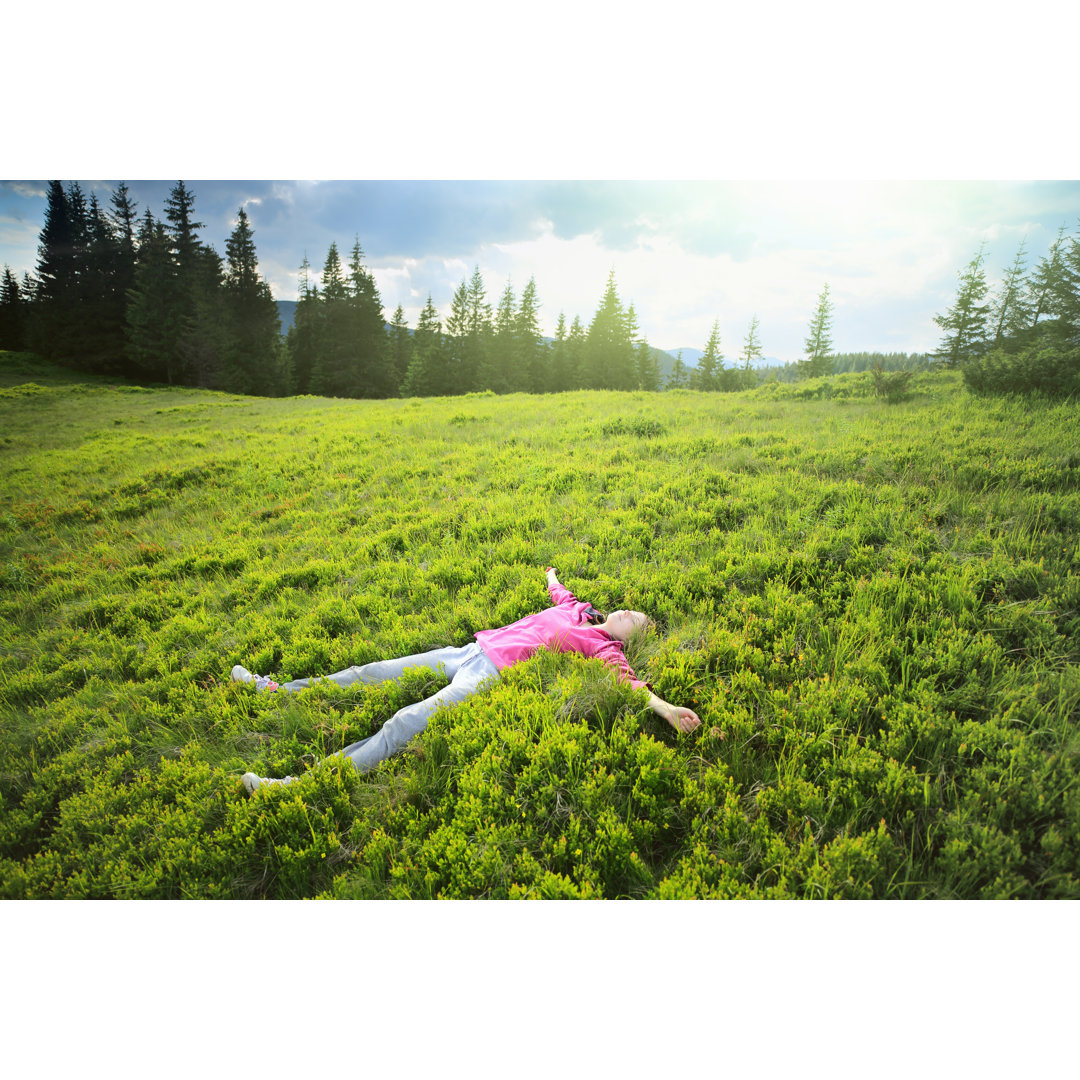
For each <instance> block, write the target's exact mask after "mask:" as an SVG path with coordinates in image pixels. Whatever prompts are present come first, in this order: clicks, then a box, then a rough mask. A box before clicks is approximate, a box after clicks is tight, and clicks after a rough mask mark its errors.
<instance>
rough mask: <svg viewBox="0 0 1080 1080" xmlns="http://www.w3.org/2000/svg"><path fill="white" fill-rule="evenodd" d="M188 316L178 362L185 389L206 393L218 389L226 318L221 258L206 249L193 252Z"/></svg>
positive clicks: (213, 251) (212, 250)
mask: <svg viewBox="0 0 1080 1080" xmlns="http://www.w3.org/2000/svg"><path fill="white" fill-rule="evenodd" d="M188 284H189V286H190V289H191V316H190V318H189V319H188V320H187V322H186V324H185V333H184V334H183V335H182V336H181V339H180V348H179V353H180V359H181V363H182V364H183V370H184V373H185V374H184V378H185V381H186V383H187V384H188V385H190V386H199V387H203V388H206V389H217V388H219V387H220V386H221V372H222V366H223V353H224V351H225V337H226V333H227V331H226V314H225V303H224V273H223V266H222V259H221V256H220V255H218V253H217V252H216V251H215V250H214V249H213V248H212V247H210V246H209V245H205V244H200V245H199V247H198V248H197V249H196V254H195V265H194V267H193V268H192V272H191V278H190V281H189V283H188Z"/></svg>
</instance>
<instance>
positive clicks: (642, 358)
mask: <svg viewBox="0 0 1080 1080" xmlns="http://www.w3.org/2000/svg"><path fill="white" fill-rule="evenodd" d="M635 360H636V364H637V381H638V389H639V390H659V389H660V363H659V361H658V360H657V357H656V353H655V351H654V350H653V349H652V348H650V347H649V340H648V338H644V337H643V338H642V339H641V342H640V344H639V345H638V347H637V352H636V356H635Z"/></svg>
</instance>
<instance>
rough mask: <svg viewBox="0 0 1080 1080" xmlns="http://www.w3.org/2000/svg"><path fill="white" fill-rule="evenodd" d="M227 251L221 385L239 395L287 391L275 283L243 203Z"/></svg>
mask: <svg viewBox="0 0 1080 1080" xmlns="http://www.w3.org/2000/svg"><path fill="white" fill-rule="evenodd" d="M225 255H226V259H227V260H228V265H227V268H226V271H225V280H224V294H223V301H224V319H225V327H224V330H225V335H224V343H223V349H222V370H221V387H222V389H224V390H228V391H230V392H231V393H234V394H265V395H276V396H283V395H285V394H287V393H288V391H289V378H288V371H287V369H286V364H285V363H284V360H285V353H284V351H283V349H282V343H281V319H280V316H279V315H278V309H277V304H275V303H274V298H273V296H272V295H271V293H270V286H269V284H268V283H267V282H266V280H265V279H264V278H262V277H261V276H260V275H259V263H258V257H257V256H256V253H255V240H254V233H253V231H252V229H251V224H250V222H249V220H248V216H247V212H246V211H245V210H244V208H243V207H241V208H240V210H239V211H238V212H237V215H236V226H235V228H234V229H233V231H232V233H231V234H230V235H229V238H228V240H227V241H226V242H225Z"/></svg>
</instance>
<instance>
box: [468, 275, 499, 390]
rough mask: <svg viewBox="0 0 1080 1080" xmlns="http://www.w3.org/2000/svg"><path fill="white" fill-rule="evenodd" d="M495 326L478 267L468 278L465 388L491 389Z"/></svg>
mask: <svg viewBox="0 0 1080 1080" xmlns="http://www.w3.org/2000/svg"><path fill="white" fill-rule="evenodd" d="M494 337H495V327H494V325H493V323H492V315H491V305H490V304H489V303H488V302H487V293H486V290H485V288H484V279H483V277H482V276H481V274H480V267H479V266H476V267H474V268H473V274H472V277H471V278H470V279H469V321H468V328H467V331H466V338H467V346H468V347H467V349H466V353H465V358H464V363H465V372H464V379H465V385H466V386H467V387H468V388H469V389H471V390H487V389H492V388H493V382H494V378H495V376H494V371H493V367H492V361H493V355H492V350H493V341H494Z"/></svg>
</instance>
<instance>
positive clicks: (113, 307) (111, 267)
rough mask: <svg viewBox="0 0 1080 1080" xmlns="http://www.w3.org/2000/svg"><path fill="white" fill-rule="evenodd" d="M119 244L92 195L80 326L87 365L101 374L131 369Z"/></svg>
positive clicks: (125, 282)
mask: <svg viewBox="0 0 1080 1080" xmlns="http://www.w3.org/2000/svg"><path fill="white" fill-rule="evenodd" d="M120 258H121V255H120V245H119V243H118V241H117V238H116V236H115V235H114V232H113V226H112V222H111V220H110V219H109V218H108V216H107V215H106V214H105V212H104V211H103V210H102V209H101V207H100V206H99V205H98V201H97V196H96V195H93V194H92V195H91V197H90V206H89V209H88V211H87V215H86V244H85V255H84V265H85V274H84V281H83V282H82V284H81V285H80V289H79V292H80V294H81V298H82V299H81V304H80V316H81V318H80V324H81V337H82V342H83V344H82V348H83V354H84V366H85V367H86V369H87V370H89V371H95V372H100V373H102V374H110V375H112V374H123V373H126V372H127V370H128V364H127V358H126V351H127V343H126V340H125V336H124V319H125V314H126V311H127V289H128V288H129V287H130V279H128V278H122V277H121V262H120Z"/></svg>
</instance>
